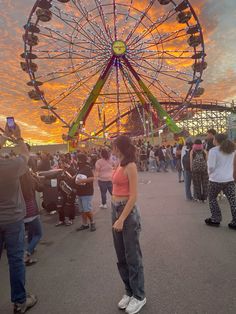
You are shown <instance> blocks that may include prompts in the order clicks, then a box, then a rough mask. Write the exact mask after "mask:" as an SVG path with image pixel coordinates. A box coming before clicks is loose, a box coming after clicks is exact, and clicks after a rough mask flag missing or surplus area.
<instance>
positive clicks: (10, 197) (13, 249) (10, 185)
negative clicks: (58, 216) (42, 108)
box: [0, 125, 37, 313]
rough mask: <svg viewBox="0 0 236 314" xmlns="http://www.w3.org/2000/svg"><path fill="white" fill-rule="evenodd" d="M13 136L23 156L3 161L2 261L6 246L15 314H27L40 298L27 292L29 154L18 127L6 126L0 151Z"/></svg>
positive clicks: (0, 170) (0, 182)
mask: <svg viewBox="0 0 236 314" xmlns="http://www.w3.org/2000/svg"><path fill="white" fill-rule="evenodd" d="M9 137H10V138H11V139H14V141H15V142H16V143H18V151H19V156H17V157H13V158H8V159H5V158H0V173H1V175H0V258H1V255H2V251H3V246H4V245H5V247H6V251H7V258H8V264H9V272H10V285H11V301H12V303H13V304H14V313H25V312H26V311H27V310H28V309H30V308H32V307H33V306H34V305H35V304H36V302H37V297H36V296H34V295H32V294H27V293H26V290H25V263H24V245H25V242H24V241H25V232H24V230H25V229H24V217H25V202H24V199H23V195H22V192H21V187H20V177H21V176H22V175H23V174H25V173H26V171H27V170H28V166H27V163H28V160H29V151H28V149H27V147H26V145H25V143H24V140H23V139H22V137H21V131H20V128H19V127H18V126H17V125H15V128H14V129H11V130H10V129H9V128H8V127H7V126H6V128H5V134H4V135H2V136H1V135H0V149H1V147H2V146H3V144H4V143H5V141H6V140H7V138H9Z"/></svg>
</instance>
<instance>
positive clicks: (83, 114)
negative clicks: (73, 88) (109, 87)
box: [68, 56, 115, 138]
mask: <svg viewBox="0 0 236 314" xmlns="http://www.w3.org/2000/svg"><path fill="white" fill-rule="evenodd" d="M114 60H115V56H112V57H111V59H110V61H109V62H108V64H107V66H106V68H105V70H104V71H103V73H102V74H101V75H100V77H99V79H98V80H97V83H96V84H95V86H94V87H93V90H92V92H91V93H90V95H89V97H88V98H87V100H86V102H85V104H84V106H83V108H82V109H81V110H80V112H79V114H78V116H77V117H76V119H75V121H74V122H73V123H72V125H71V127H70V130H69V133H68V136H69V137H70V138H73V137H74V136H75V135H76V133H77V132H78V129H79V128H81V121H82V122H83V124H84V123H85V120H86V118H87V117H88V115H89V113H90V111H91V110H92V108H93V105H94V104H95V102H96V100H97V98H98V96H99V94H100V93H101V91H102V88H103V86H104V85H105V83H106V81H107V79H108V77H109V75H110V72H111V70H112V66H113V64H114Z"/></svg>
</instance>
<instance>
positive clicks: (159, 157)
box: [154, 146, 168, 172]
mask: <svg viewBox="0 0 236 314" xmlns="http://www.w3.org/2000/svg"><path fill="white" fill-rule="evenodd" d="M154 154H155V157H157V160H158V163H157V165H158V167H157V172H160V171H161V169H163V170H164V172H168V171H167V169H166V168H167V164H166V159H165V155H164V153H163V150H162V147H160V146H157V148H156V150H155V153H154Z"/></svg>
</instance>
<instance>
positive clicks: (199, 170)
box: [0, 126, 236, 314]
mask: <svg viewBox="0 0 236 314" xmlns="http://www.w3.org/2000/svg"><path fill="white" fill-rule="evenodd" d="M7 138H11V139H12V140H13V141H15V143H16V144H17V145H18V152H17V153H16V154H15V153H11V154H10V155H8V156H5V157H1V158H0V172H1V176H0V256H1V252H2V250H3V247H4V246H5V247H6V250H7V256H8V261H9V270H10V283H11V300H12V302H13V304H14V313H25V311H26V310H28V309H29V308H31V307H33V306H34V305H35V304H36V302H37V297H36V296H34V295H31V294H27V293H26V291H25V266H31V265H33V264H35V263H37V260H36V259H34V258H33V254H34V252H35V250H36V247H37V245H38V243H39V241H40V239H41V237H42V233H43V232H42V223H41V220H40V204H39V199H38V197H37V196H39V195H42V193H43V203H44V204H43V205H44V208H45V209H46V210H48V211H51V210H53V209H56V211H57V213H58V222H57V224H56V227H60V226H72V225H73V223H74V220H75V216H76V212H77V210H78V209H79V214H80V216H81V225H80V226H79V227H77V228H76V231H78V232H80V231H84V230H90V231H91V232H94V231H96V224H95V220H94V215H93V208H92V199H93V195H94V182H97V185H98V187H99V189H100V194H101V204H100V208H101V209H106V208H107V207H108V202H107V194H108V193H109V194H110V195H111V198H112V199H111V200H112V225H113V241H114V248H115V251H116V254H117V259H118V263H117V265H118V270H119V273H120V276H121V279H122V280H123V282H124V285H125V291H126V293H125V294H124V296H123V297H122V299H121V301H120V302H119V303H118V307H119V308H120V309H125V310H126V313H128V314H132V313H137V311H139V310H140V309H141V308H142V307H143V306H144V305H145V303H146V296H145V290H144V275H143V266H142V254H141V248H140V244H139V234H140V215H139V211H138V209H137V207H136V200H137V171H138V170H139V171H148V172H161V171H163V172H168V171H169V170H171V171H174V172H176V174H177V180H178V182H179V183H181V182H184V188H185V197H186V200H187V201H196V202H200V201H201V202H206V201H207V199H209V207H210V212H211V216H210V217H209V218H206V219H205V223H206V224H207V225H211V226H219V225H220V223H221V220H222V215H221V210H220V207H219V204H218V197H219V195H220V193H223V195H225V197H226V198H227V199H228V201H229V204H230V208H231V213H232V221H231V222H230V223H229V224H228V226H229V228H231V229H236V196H235V183H234V180H235V178H236V158H235V145H234V143H232V142H231V141H230V140H228V139H227V136H226V135H224V134H216V131H215V130H213V129H211V130H209V131H208V133H207V138H206V139H205V140H204V141H202V140H201V139H199V138H197V139H195V140H193V139H192V138H190V137H189V138H187V139H186V141H185V143H184V145H183V144H180V143H175V144H174V145H166V146H163V145H156V146H153V145H151V144H150V143H149V142H145V141H144V140H141V139H140V140H134V141H133V142H131V140H130V138H129V137H126V136H119V137H117V138H116V139H115V140H114V141H113V143H112V147H109V146H106V147H105V146H104V147H100V148H92V149H90V150H88V151H86V152H85V151H79V150H78V151H76V152H73V153H66V154H62V153H59V152H57V153H55V154H48V153H46V152H42V153H37V154H33V153H30V147H29V146H28V145H27V144H25V143H24V140H23V139H22V138H21V132H20V129H19V127H18V126H16V129H15V130H9V129H7V127H6V130H5V134H3V135H2V136H0V141H1V142H0V147H1V146H2V145H3V144H4V142H5V141H6V139H7ZM47 182H50V184H49V185H47ZM53 188H54V189H56V191H57V201H58V202H57V203H53V204H52V203H50V202H49V203H48V204H49V205H50V206H49V205H48V204H46V201H45V199H44V198H46V197H49V198H50V196H47V191H51V190H50V189H53ZM48 195H50V192H49V193H48ZM25 230H26V231H27V244H25V233H24V231H25ZM134 243H135V245H134Z"/></svg>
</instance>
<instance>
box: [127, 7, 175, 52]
mask: <svg viewBox="0 0 236 314" xmlns="http://www.w3.org/2000/svg"><path fill="white" fill-rule="evenodd" d="M175 14H176V11H175V10H174V9H172V10H170V11H169V12H168V13H167V14H165V15H164V16H162V17H160V18H159V19H157V21H156V22H154V23H152V24H151V25H150V26H149V27H148V28H147V29H146V30H145V31H144V33H143V34H141V35H138V36H137V37H135V38H134V39H133V41H131V43H130V45H134V46H135V45H136V44H137V43H138V42H140V40H142V39H144V38H146V37H147V36H148V35H150V34H151V33H152V31H153V30H155V29H157V28H158V27H159V26H161V25H162V24H163V23H165V22H167V21H168V20H169V19H170V18H172V17H173V16H174V15H175Z"/></svg>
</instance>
